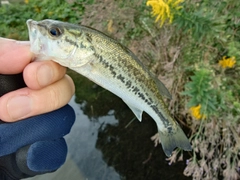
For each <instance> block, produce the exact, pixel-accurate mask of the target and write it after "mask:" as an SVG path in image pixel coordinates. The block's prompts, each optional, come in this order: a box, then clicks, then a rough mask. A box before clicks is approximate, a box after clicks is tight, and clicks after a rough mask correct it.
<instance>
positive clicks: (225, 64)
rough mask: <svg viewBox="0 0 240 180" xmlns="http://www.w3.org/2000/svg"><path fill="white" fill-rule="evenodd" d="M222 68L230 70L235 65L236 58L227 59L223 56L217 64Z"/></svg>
mask: <svg viewBox="0 0 240 180" xmlns="http://www.w3.org/2000/svg"><path fill="white" fill-rule="evenodd" d="M218 64H219V65H220V66H221V67H222V68H232V67H233V66H234V65H235V64H236V58H235V57H234V56H232V57H230V58H227V59H226V56H223V59H222V60H220V61H219V62H218Z"/></svg>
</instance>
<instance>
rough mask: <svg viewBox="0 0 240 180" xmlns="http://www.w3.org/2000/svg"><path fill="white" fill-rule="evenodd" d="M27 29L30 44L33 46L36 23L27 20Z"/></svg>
mask: <svg viewBox="0 0 240 180" xmlns="http://www.w3.org/2000/svg"><path fill="white" fill-rule="evenodd" d="M27 27H28V32H29V40H30V43H31V44H34V40H36V36H37V28H36V27H37V22H36V21H34V20H32V19H28V20H27Z"/></svg>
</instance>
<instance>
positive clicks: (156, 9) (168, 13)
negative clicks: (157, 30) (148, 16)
mask: <svg viewBox="0 0 240 180" xmlns="http://www.w3.org/2000/svg"><path fill="white" fill-rule="evenodd" d="M183 1H184V0H148V1H147V6H152V15H153V16H157V17H156V22H157V21H158V20H161V23H160V26H162V25H163V23H164V22H165V21H166V20H167V19H169V23H172V21H173V17H174V12H172V10H178V9H180V8H181V6H179V4H180V3H182V2H183Z"/></svg>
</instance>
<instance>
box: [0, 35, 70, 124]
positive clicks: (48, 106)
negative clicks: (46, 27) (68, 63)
mask: <svg viewBox="0 0 240 180" xmlns="http://www.w3.org/2000/svg"><path fill="white" fill-rule="evenodd" d="M33 58H34V55H33V54H32V53H31V52H30V45H29V44H28V43H26V42H18V41H14V40H9V39H4V38H0V74H18V73H20V72H23V77H24V81H25V83H26V85H27V87H25V88H21V89H18V90H16V91H13V92H10V93H7V94H5V95H4V96H2V97H1V98H0V119H1V120H3V121H6V122H14V121H17V120H20V119H24V118H27V117H31V116H34V115H38V114H42V113H46V112H51V111H53V110H56V109H58V108H60V107H62V106H64V105H65V104H67V103H68V102H69V100H70V98H71V97H72V95H73V93H74V90H75V88H74V84H73V81H72V79H71V78H70V77H69V76H68V75H65V73H66V68H65V67H62V66H60V65H59V64H57V63H55V62H53V61H41V62H40V61H39V62H32V63H30V62H31V61H32V59H33Z"/></svg>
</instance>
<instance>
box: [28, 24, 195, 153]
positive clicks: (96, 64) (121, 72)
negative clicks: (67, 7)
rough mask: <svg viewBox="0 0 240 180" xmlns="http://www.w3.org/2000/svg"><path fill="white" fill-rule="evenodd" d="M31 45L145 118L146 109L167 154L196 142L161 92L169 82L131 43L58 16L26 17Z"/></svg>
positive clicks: (39, 55)
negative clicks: (152, 69)
mask: <svg viewBox="0 0 240 180" xmlns="http://www.w3.org/2000/svg"><path fill="white" fill-rule="evenodd" d="M27 25H28V29H29V37H30V42H31V51H32V52H33V53H34V54H36V56H37V58H38V59H40V60H46V59H52V60H53V61H56V62H57V63H59V64H61V65H62V66H66V67H68V68H70V69H72V70H74V71H76V72H78V73H80V74H82V75H83V76H85V77H87V78H88V79H90V80H92V81H93V82H95V83H96V84H98V85H100V86H102V87H103V88H105V89H107V90H109V91H111V92H112V93H114V94H116V95H117V96H119V97H120V98H122V100H123V101H124V102H125V103H126V104H127V105H128V106H129V108H130V109H131V110H132V111H133V113H134V114H135V115H136V117H137V118H138V119H139V120H140V121H141V120H142V113H143V111H145V112H146V113H148V114H149V115H150V116H151V117H152V118H153V119H154V121H155V122H156V124H157V127H158V136H155V138H154V140H155V141H156V142H159V138H158V137H159V136H160V138H161V144H162V147H163V150H164V152H165V154H166V155H167V156H170V155H171V153H172V151H173V150H174V149H175V148H176V147H180V148H182V149H184V150H186V151H190V150H191V149H192V148H191V145H190V143H189V141H188V139H187V137H186V136H185V134H184V132H183V131H182V129H181V128H180V126H179V125H178V123H177V122H176V121H175V120H174V119H173V118H172V117H171V115H170V113H169V111H168V109H167V107H166V106H165V104H164V101H163V99H162V96H166V97H169V98H170V97H171V95H170V93H169V92H168V90H167V89H166V88H165V86H164V85H163V84H162V83H161V82H160V81H159V80H157V79H156V78H154V77H153V76H152V75H151V73H149V71H148V70H147V69H146V68H145V67H144V66H143V65H142V63H141V62H140V61H139V60H138V58H137V57H136V56H135V55H134V54H133V53H132V52H131V51H130V50H129V49H127V48H126V47H124V46H122V45H121V44H120V43H118V42H117V41H115V40H114V39H112V38H110V37H108V36H106V35H105V34H103V33H101V32H100V31H97V30H95V29H92V28H89V27H85V26H80V25H73V24H70V23H66V22H60V21H55V20H43V21H39V22H36V21H33V20H28V21H27Z"/></svg>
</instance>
